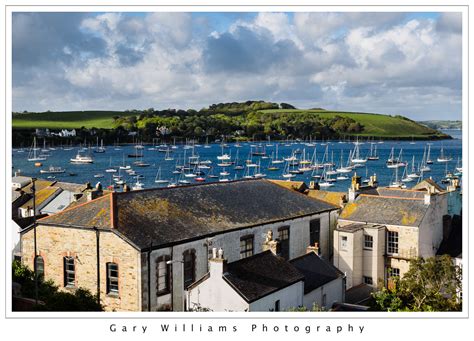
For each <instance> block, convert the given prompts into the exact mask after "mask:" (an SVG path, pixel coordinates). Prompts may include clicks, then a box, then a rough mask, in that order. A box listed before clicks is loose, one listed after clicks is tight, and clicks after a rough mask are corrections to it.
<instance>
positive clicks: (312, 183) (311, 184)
mask: <svg viewBox="0 0 474 341" xmlns="http://www.w3.org/2000/svg"><path fill="white" fill-rule="evenodd" d="M309 189H314V190H318V189H319V184H318V183H317V182H316V181H310V182H309Z"/></svg>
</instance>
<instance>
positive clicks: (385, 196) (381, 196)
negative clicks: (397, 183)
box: [358, 194, 425, 201]
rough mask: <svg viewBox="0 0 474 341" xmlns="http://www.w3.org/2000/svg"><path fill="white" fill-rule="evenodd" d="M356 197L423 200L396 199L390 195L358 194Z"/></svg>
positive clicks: (402, 198) (404, 198)
mask: <svg viewBox="0 0 474 341" xmlns="http://www.w3.org/2000/svg"><path fill="white" fill-rule="evenodd" d="M358 197H371V198H386V199H401V200H419V201H422V200H425V199H424V198H406V197H397V196H392V195H375V194H359V195H358Z"/></svg>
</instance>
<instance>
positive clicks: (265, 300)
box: [250, 281, 304, 311]
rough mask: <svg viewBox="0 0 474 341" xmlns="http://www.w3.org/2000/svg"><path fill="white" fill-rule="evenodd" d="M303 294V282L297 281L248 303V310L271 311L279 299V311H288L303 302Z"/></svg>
mask: <svg viewBox="0 0 474 341" xmlns="http://www.w3.org/2000/svg"><path fill="white" fill-rule="evenodd" d="M303 295H304V283H303V281H299V282H297V283H295V284H292V285H290V286H288V287H286V288H284V289H281V290H278V291H276V292H274V293H272V294H270V295H267V296H265V297H262V298H261V299H259V300H257V301H255V302H252V303H250V311H273V310H274V308H275V302H276V301H277V300H280V311H288V310H289V309H290V308H296V307H298V306H301V305H302V304H303Z"/></svg>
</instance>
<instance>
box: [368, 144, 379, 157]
mask: <svg viewBox="0 0 474 341" xmlns="http://www.w3.org/2000/svg"><path fill="white" fill-rule="evenodd" d="M378 159H379V156H378V155H377V145H376V144H375V143H373V142H372V143H371V144H370V154H369V156H368V157H367V160H369V161H376V160H378Z"/></svg>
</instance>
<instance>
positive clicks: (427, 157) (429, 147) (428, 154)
mask: <svg viewBox="0 0 474 341" xmlns="http://www.w3.org/2000/svg"><path fill="white" fill-rule="evenodd" d="M430 151H431V143H428V153H427V154H426V164H427V165H431V164H432V163H433V161H432V160H431V159H430Z"/></svg>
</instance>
